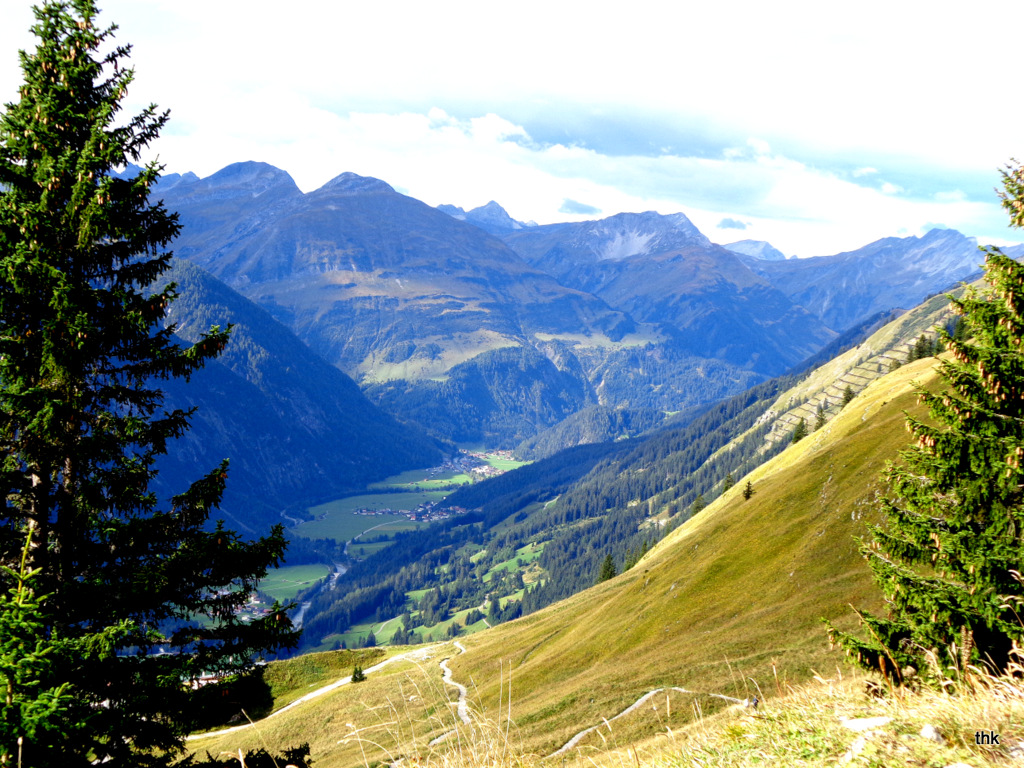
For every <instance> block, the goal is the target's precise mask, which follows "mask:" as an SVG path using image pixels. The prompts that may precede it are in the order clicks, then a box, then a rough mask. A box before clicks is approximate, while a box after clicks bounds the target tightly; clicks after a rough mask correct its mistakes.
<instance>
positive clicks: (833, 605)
mask: <svg viewBox="0 0 1024 768" xmlns="http://www.w3.org/2000/svg"><path fill="white" fill-rule="evenodd" d="M933 365H934V361H921V362H918V363H915V364H912V365H908V366H905V367H903V368H901V369H899V370H898V371H896V372H895V373H892V374H889V375H887V376H885V377H883V378H882V379H879V380H878V381H876V382H874V383H873V384H871V385H870V386H869V387H867V388H866V389H865V391H864V392H862V394H861V395H860V396H858V397H857V398H856V399H855V400H854V401H853V402H851V403H850V404H849V405H848V406H847V407H846V409H844V411H843V412H842V413H841V414H839V415H838V416H837V417H836V418H834V419H833V420H832V421H831V422H830V423H829V424H828V425H827V426H826V427H824V428H823V429H822V430H820V431H819V432H816V433H813V434H812V435H811V436H810V437H808V438H806V439H805V440H804V441H802V442H801V443H799V444H797V445H795V446H793V447H791V448H790V449H789V450H787V451H785V452H784V453H783V454H781V455H779V456H777V457H776V458H775V459H773V460H772V461H771V462H769V463H768V464H766V465H764V466H763V467H761V468H760V469H758V470H757V471H755V472H754V473H752V475H751V476H750V478H749V479H750V480H751V481H752V482H753V484H754V488H755V490H756V493H755V495H754V496H753V498H751V499H750V500H749V501H746V502H745V501H744V500H743V498H742V495H741V490H742V485H743V484H744V482H745V479H744V480H743V481H741V482H740V483H738V484H737V486H736V487H735V488H734V489H733V490H732V491H730V492H729V493H727V494H725V495H724V496H723V497H722V498H720V499H718V500H717V501H716V502H715V503H714V504H712V505H711V506H710V507H709V508H708V509H707V510H705V511H704V512H703V513H702V514H701V515H699V516H697V517H696V518H694V519H692V520H691V521H689V522H688V523H687V524H685V525H683V526H682V527H681V528H680V529H679V530H677V531H675V532H674V533H673V534H672V535H671V536H669V537H667V538H666V540H665V541H664V542H662V543H661V544H660V545H659V546H658V547H657V548H656V549H655V550H654V551H653V552H652V553H651V554H649V555H648V556H647V557H645V558H644V559H643V560H642V561H641V562H640V563H639V564H638V565H637V566H636V567H634V568H633V569H632V570H630V571H628V572H626V573H625V574H623V575H621V576H619V577H618V578H616V579H614V580H612V581H610V582H606V583H604V584H601V585H599V586H597V587H595V588H593V589H590V590H588V591H586V592H584V593H581V594H579V595H577V596H575V597H573V598H570V599H569V600H566V601H564V602H562V603H558V604H556V605H554V606H551V607H550V608H549V609H546V610H543V611H541V612H539V613H537V614H534V615H532V616H528V617H526V618H524V619H522V620H519V621H516V622H513V623H511V624H508V625H504V626H501V627H498V628H496V629H495V630H491V631H486V632H483V633H480V634H478V635H476V636H474V637H472V638H467V639H466V641H465V644H466V647H467V648H468V653H466V654H465V655H464V656H462V657H460V658H459V659H458V660H457V661H455V662H453V664H452V666H453V669H454V670H455V675H456V678H457V679H463V680H469V679H472V680H474V681H475V683H476V685H477V686H478V689H479V695H480V697H481V702H482V704H484V705H489V706H493V705H494V704H495V703H496V701H497V698H498V694H499V674H498V673H499V669H500V668H501V666H502V665H504V666H505V669H506V672H507V670H508V667H509V665H511V669H512V677H513V690H514V694H513V704H512V716H513V719H514V720H515V721H516V722H517V723H518V724H519V726H520V728H521V734H522V738H523V740H524V744H525V746H526V747H527V749H529V750H530V751H536V752H537V753H540V754H547V753H549V752H551V751H553V750H554V749H556V748H557V747H558V746H560V745H561V744H563V743H564V742H565V741H567V740H568V739H569V738H570V737H571V736H572V735H573V734H574V733H576V732H577V731H579V730H580V729H581V728H582V727H584V726H586V725H592V724H596V723H599V722H601V718H602V717H611V716H613V715H615V714H617V713H618V712H619V711H621V710H622V709H624V708H625V707H626V706H628V705H629V704H631V703H632V702H633V701H635V700H636V699H637V698H639V697H640V696H641V695H642V694H643V693H645V692H646V691H648V690H651V689H654V688H658V687H662V686H681V687H685V688H688V689H692V690H697V691H705V692H715V693H722V694H727V695H732V696H737V697H739V698H744V697H746V696H747V695H749V694H751V693H752V692H754V691H755V690H756V688H755V683H756V684H757V685H760V687H761V689H764V690H765V691H768V690H770V689H771V688H772V687H773V686H774V674H775V673H774V672H773V667H774V670H775V671H777V672H778V674H779V675H780V676H783V677H786V678H788V679H791V680H800V679H806V678H807V677H809V676H810V675H811V674H812V672H811V670H812V669H815V668H831V667H832V666H834V665H835V664H836V663H838V662H839V661H840V659H839V656H838V655H837V654H835V653H832V652H830V651H829V650H828V649H827V647H826V641H825V637H824V633H823V632H822V628H821V624H820V619H821V618H822V617H828V618H830V619H832V620H834V621H836V622H838V623H839V624H840V625H846V626H850V625H852V624H853V623H854V617H853V616H852V613H851V611H850V610H849V608H848V605H849V604H853V605H857V606H864V607H872V606H876V605H877V603H878V599H879V598H878V595H877V592H876V590H875V589H874V587H873V585H872V583H871V580H870V577H869V575H868V571H867V568H866V566H865V565H864V563H863V561H862V560H861V559H860V557H859V554H858V552H857V548H856V545H855V543H854V540H853V537H854V536H855V535H857V534H860V533H861V532H862V531H863V529H864V524H865V521H866V519H870V518H871V516H872V513H871V508H870V499H871V497H872V494H873V493H874V491H875V490H876V487H877V477H878V473H879V471H880V469H881V468H882V466H883V465H884V462H885V461H886V460H887V459H890V458H893V457H894V456H895V454H896V452H897V450H898V449H900V448H901V447H903V446H904V445H906V443H907V433H906V431H905V429H904V416H903V410H904V409H908V410H911V411H915V410H917V404H916V397H915V396H914V394H913V392H912V387H911V382H912V380H914V379H924V380H929V379H931V378H932V376H931V373H930V370H931V368H932V367H933ZM680 697H682V696H681V695H680ZM682 698H684V699H685V698H686V697H682ZM691 704H692V702H689V701H676V702H672V703H671V710H672V720H674V721H676V720H682V719H686V718H687V717H689V716H690V714H691ZM702 706H703V707H704V708H705V709H707V708H708V707H713V706H714V703H713V701H712V700H706V701H702ZM663 726H664V723H661V722H660V721H658V720H657V719H653V718H652V717H650V716H649V713H648V715H646V716H641V715H639V714H638V715H636V716H633V717H631V718H625V719H624V720H622V721H619V722H618V723H616V731H615V732H616V734H617V736H618V738H619V739H620V740H622V739H626V740H630V739H635V738H640V737H642V736H643V735H644V733H647V732H650V730H651V729H653V728H658V727H663ZM594 738H596V737H594ZM584 743H586V742H584Z"/></svg>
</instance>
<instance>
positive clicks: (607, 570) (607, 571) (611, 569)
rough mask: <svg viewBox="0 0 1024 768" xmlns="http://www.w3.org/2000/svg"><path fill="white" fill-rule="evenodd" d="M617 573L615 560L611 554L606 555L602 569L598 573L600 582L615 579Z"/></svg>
mask: <svg viewBox="0 0 1024 768" xmlns="http://www.w3.org/2000/svg"><path fill="white" fill-rule="evenodd" d="M616 575H617V573H616V571H615V561H614V560H613V559H612V556H611V554H607V555H605V556H604V560H603V561H602V562H601V571H600V573H599V574H598V575H597V581H598V583H601V582H602V581H608V579H614V578H615V576H616Z"/></svg>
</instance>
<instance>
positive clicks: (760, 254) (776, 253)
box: [722, 240, 786, 261]
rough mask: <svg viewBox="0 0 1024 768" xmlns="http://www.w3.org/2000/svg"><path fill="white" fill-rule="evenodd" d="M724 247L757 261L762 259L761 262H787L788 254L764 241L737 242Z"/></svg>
mask: <svg viewBox="0 0 1024 768" xmlns="http://www.w3.org/2000/svg"><path fill="white" fill-rule="evenodd" d="M722 247H723V248H725V249H726V250H729V251H732V252H733V253H739V254H742V255H744V256H750V257H752V258H755V259H760V260H761V261H785V260H786V254H784V253H783V252H782V251H780V250H778V249H777V248H775V246H773V245H772V244H771V243H766V242H765V241H764V240H737V241H736V242H735V243H729V244H728V245H724V246H722Z"/></svg>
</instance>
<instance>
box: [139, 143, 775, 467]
mask: <svg viewBox="0 0 1024 768" xmlns="http://www.w3.org/2000/svg"><path fill="white" fill-rule="evenodd" d="M159 193H160V194H161V195H162V196H163V201H164V203H165V204H166V205H167V207H168V208H170V209H171V210H175V211H178V213H179V214H180V217H181V222H182V224H183V231H182V233H181V235H180V237H179V238H178V239H177V241H176V242H175V249H176V253H178V254H179V256H181V257H183V258H185V259H188V260H190V261H192V262H193V263H196V264H198V265H200V266H202V267H203V268H205V269H207V270H208V271H210V272H211V273H212V274H214V275H215V276H216V277H218V278H219V279H221V280H223V281H225V282H227V283H228V284H229V285H231V286H232V287H233V288H235V289H236V290H238V291H239V292H240V293H242V294H244V295H245V296H247V297H248V298H250V299H251V300H253V301H255V302H257V303H258V304H260V305H261V306H263V307H264V308H265V309H266V310H267V311H269V312H270V313H271V314H272V315H273V316H274V317H275V318H277V319H278V320H279V321H281V322H282V323H284V324H285V325H287V326H288V327H290V328H291V329H292V330H293V331H294V332H295V333H296V335H298V336H299V337H300V338H301V339H302V340H303V341H305V342H306V343H307V344H309V345H310V347H311V348H312V349H313V350H314V351H315V352H317V353H318V354H319V355H321V356H322V357H324V359H326V360H327V361H328V362H330V363H332V364H334V365H336V366H337V367H339V368H340V369H342V370H343V371H345V372H346V373H348V374H350V375H351V376H352V377H353V378H355V379H356V380H357V381H358V382H359V383H360V385H361V386H363V387H364V388H367V390H368V393H369V394H370V396H371V397H372V398H373V399H374V400H375V401H376V402H378V403H380V404H381V405H383V406H384V407H386V408H387V409H389V410H390V411H391V412H392V413H396V414H399V415H400V416H401V417H402V418H414V419H417V420H419V423H420V424H421V425H422V426H424V427H425V428H427V429H430V430H432V431H434V433H435V434H439V435H441V436H443V437H445V438H449V439H453V440H459V441H472V442H480V441H486V442H489V443H491V444H497V445H506V446H508V447H512V446H513V445H515V444H516V443H518V442H519V441H520V440H522V439H523V438H525V437H528V436H529V435H531V434H534V433H535V432H537V431H538V430H540V429H543V428H544V427H547V426H550V425H552V424H554V423H556V422H558V421H560V420H561V419H563V418H565V417H566V416H568V415H570V414H572V413H574V412H576V411H577V410H579V409H580V408H583V407H585V406H587V405H591V404H597V403H600V404H605V405H622V404H625V405H634V406H644V407H648V406H652V404H651V403H648V402H644V403H635V402H632V400H631V398H634V397H635V396H636V395H637V393H638V392H640V391H642V390H644V389H647V388H646V387H642V386H641V387H639V388H638V387H635V386H628V387H622V386H619V387H616V386H615V381H616V376H614V375H613V376H607V375H605V372H606V371H607V370H608V368H609V367H613V368H619V367H621V366H620V362H622V361H623V360H624V358H625V357H628V356H630V355H632V353H633V351H634V350H637V349H642V350H646V351H649V350H655V351H656V352H657V354H658V356H659V357H661V358H663V359H671V361H672V362H671V364H670V366H669V368H670V369H671V370H670V374H671V376H672V377H673V378H679V377H678V376H677V374H683V375H684V377H685V378H686V380H687V383H686V385H685V386H680V387H678V388H675V389H672V388H671V387H670V388H667V389H666V393H667V392H668V391H669V389H671V390H672V394H671V397H669V396H666V397H664V398H663V399H665V400H667V401H669V402H667V403H665V404H660V403H659V404H658V405H659V406H661V407H665V408H668V409H678V408H680V407H685V406H688V405H692V404H694V403H696V402H706V401H707V400H708V399H710V398H711V397H714V396H719V392H720V391H721V389H722V387H723V383H722V382H724V387H725V389H726V390H727V391H726V392H725V394H731V393H733V392H735V391H738V390H739V389H741V388H742V387H743V386H744V385H747V384H749V383H752V382H751V377H750V376H749V375H748V374H747V373H746V372H742V371H740V372H736V371H735V366H730V365H728V364H726V363H721V364H719V365H720V366H725V368H727V369H729V370H727V371H726V372H725V375H724V376H722V377H719V380H716V382H715V383H714V385H713V386H709V385H708V384H707V383H705V382H702V381H700V380H701V379H702V378H703V377H702V376H701V375H699V374H698V375H690V374H686V371H687V370H689V369H694V370H698V369H700V368H701V361H694V360H693V358H694V354H693V353H692V352H691V353H689V354H684V350H683V349H682V347H681V345H680V344H679V343H678V341H677V340H676V339H674V338H673V337H672V335H671V333H665V332H663V330H662V329H660V328H659V327H657V326H656V325H653V324H646V325H645V324H639V323H636V322H634V320H633V319H632V318H631V317H630V316H629V315H628V314H627V313H625V312H622V311H619V310H614V309H612V308H610V307H609V306H608V305H607V304H606V303H605V302H604V301H603V300H601V299H599V298H597V297H595V296H593V295H591V294H589V293H587V292H586V291H581V290H577V289H573V288H567V287H565V286H563V285H561V284H560V283H559V282H557V281H556V280H555V279H554V278H552V277H551V276H550V275H548V274H546V273H545V272H543V271H541V270H539V269H536V268H534V267H532V266H530V265H529V264H527V263H526V262H525V261H523V260H522V259H521V258H520V257H519V256H518V255H516V254H515V253H514V252H513V251H512V250H511V249H509V248H508V246H506V245H505V244H504V243H503V242H502V241H501V240H499V239H498V238H496V237H493V236H491V235H489V234H488V233H486V232H484V231H483V230H482V229H480V228H478V227H477V226H474V225H472V224H468V223H465V222H462V221H458V220H456V219H454V218H452V216H450V215H448V214H446V213H444V212H442V211H440V210H437V209H434V208H431V207H429V206H427V205H425V204H423V203H421V202H419V201H417V200H414V199H412V198H409V197H406V196H404V195H400V194H398V193H397V192H395V191H394V190H393V189H392V188H391V187H390V186H388V185H387V184H385V183H384V182H382V181H379V180H377V179H371V178H366V177H361V176H357V175H355V174H350V173H349V174H342V175H341V176H339V177H337V178H336V179H334V180H333V181H331V182H329V183H327V184H325V185H324V186H323V187H321V188H320V189H318V190H316V191H314V192H311V193H309V194H302V193H301V192H299V191H298V190H297V189H296V188H295V185H294V182H292V180H291V178H290V177H288V175H287V174H285V173H284V172H282V171H279V170H277V169H275V168H273V167H272V166H268V165H265V164H261V163H240V164H237V165H233V166H229V167H227V168H225V169H223V170H222V171H220V172H218V173H216V174H214V175H213V176H211V177H209V178H206V179H201V180H200V179H196V178H195V177H194V176H184V177H176V178H169V179H168V180H167V182H166V184H161V186H160V188H159ZM485 208H487V207H486V206H485ZM484 213H487V214H489V215H491V218H494V216H496V215H497V213H496V212H495V211H494V210H492V209H488V211H485V212H484ZM481 215H483V214H481ZM627 367H628V366H627ZM664 367H665V366H664V365H663V366H662V368H664ZM527 371H529V373H530V375H529V376H527V375H526V372H527ZM754 378H755V380H756V378H757V377H756V376H755V377H754ZM533 379H536V380H540V381H544V382H545V386H539V385H537V383H536V381H534V380H533ZM680 380H682V378H680ZM691 380H692V382H693V383H694V384H695V385H696V386H690V381H691ZM605 382H610V386H607V387H604V389H603V390H602V386H603V385H604V383H605ZM627 390H628V391H627ZM469 415H472V419H470V418H469Z"/></svg>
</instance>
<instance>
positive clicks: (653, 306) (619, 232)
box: [504, 211, 835, 376]
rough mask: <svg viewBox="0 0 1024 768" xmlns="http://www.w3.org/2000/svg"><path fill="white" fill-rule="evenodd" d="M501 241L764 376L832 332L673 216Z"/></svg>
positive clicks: (613, 220) (553, 228) (691, 346)
mask: <svg viewBox="0 0 1024 768" xmlns="http://www.w3.org/2000/svg"><path fill="white" fill-rule="evenodd" d="M504 239H505V241H506V242H507V243H508V244H509V245H510V246H511V247H512V248H513V250H515V251H516V252H517V253H519V254H520V255H521V256H522V257H523V258H524V259H525V260H526V261H527V262H529V263H530V264H533V265H534V266H536V267H537V268H539V269H543V270H545V271H547V272H549V273H550V274H552V275H553V276H554V277H556V278H557V279H558V280H559V281H560V282H562V283H563V284H565V285H568V286H571V287H573V288H576V289H578V290H581V291H588V292H590V293H593V294H594V295H596V296H598V297H600V298H602V299H604V300H605V301H606V302H608V304H609V305H610V306H612V307H614V308H616V309H618V310H621V311H623V312H628V313H629V314H630V315H631V316H632V317H633V318H635V319H636V320H638V321H641V322H647V323H658V324H662V325H664V326H668V327H670V328H672V329H674V330H675V331H676V333H677V334H678V335H677V339H678V341H679V343H680V344H681V345H682V346H683V347H684V348H685V349H686V350H687V351H688V352H689V353H690V354H693V355H695V356H698V357H707V358H715V359H719V360H724V361H726V362H728V363H730V364H732V365H736V366H739V367H741V368H747V369H751V370H754V371H757V372H758V373H760V374H762V375H765V376H770V375H775V374H778V373H781V372H782V371H783V370H785V369H786V368H788V367H789V366H792V365H795V364H796V363H798V362H800V361H801V360H803V359H804V358H805V357H807V356H808V355H810V354H812V353H813V352H815V351H817V350H818V349H820V348H821V347H822V346H824V345H825V344H827V343H828V342H829V341H830V340H831V339H832V338H833V337H834V336H835V334H834V333H833V332H832V331H831V329H829V328H828V327H826V326H825V325H824V324H823V323H822V322H821V321H820V320H818V318H816V317H814V316H813V315H812V314H810V313H809V312H807V311H806V310H805V309H804V308H802V307H800V306H798V305H796V304H794V303H793V302H792V301H790V300H789V299H788V298H787V297H786V296H784V295H783V294H782V293H781V292H780V291H778V290H777V289H776V288H775V287H774V286H772V285H771V284H770V283H769V281H768V280H766V279H765V278H764V277H762V276H761V275H759V274H757V273H756V272H755V271H754V270H752V269H751V268H750V267H749V266H748V265H747V264H746V263H745V262H744V261H743V259H742V258H741V257H740V256H739V255H738V254H735V253H733V252H731V251H729V250H726V249H725V248H722V247H721V246H717V245H714V244H713V243H711V241H710V240H708V238H707V237H705V236H704V235H703V234H701V232H700V231H699V230H698V229H697V228H696V227H695V226H694V225H693V223H692V222H691V221H690V220H689V219H688V218H687V217H686V216H685V215H684V214H681V213H679V214H673V215H671V216H663V215H661V214H657V213H653V212H650V211H649V212H647V213H641V214H618V215H617V216H612V217H609V218H608V219H602V220H600V221H588V222H580V223H569V224H549V225H544V226H539V227H535V228H533V229H530V230H524V231H520V232H513V233H509V234H507V235H505V236H504Z"/></svg>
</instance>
